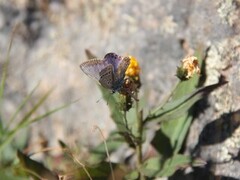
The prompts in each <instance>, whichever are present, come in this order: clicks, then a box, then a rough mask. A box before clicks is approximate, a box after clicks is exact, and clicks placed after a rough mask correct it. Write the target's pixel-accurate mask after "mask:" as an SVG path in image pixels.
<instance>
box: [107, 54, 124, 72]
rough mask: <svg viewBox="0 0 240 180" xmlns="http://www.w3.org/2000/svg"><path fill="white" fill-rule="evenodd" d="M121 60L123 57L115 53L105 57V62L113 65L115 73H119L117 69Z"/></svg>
mask: <svg viewBox="0 0 240 180" xmlns="http://www.w3.org/2000/svg"><path fill="white" fill-rule="evenodd" d="M121 60H122V57H121V56H119V55H117V54H115V53H108V54H106V55H105V56H104V61H105V62H107V63H108V64H112V66H113V72H114V73H115V72H116V71H117V67H118V66H119V63H120V62H121Z"/></svg>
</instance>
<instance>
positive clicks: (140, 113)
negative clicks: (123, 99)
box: [136, 102, 145, 180]
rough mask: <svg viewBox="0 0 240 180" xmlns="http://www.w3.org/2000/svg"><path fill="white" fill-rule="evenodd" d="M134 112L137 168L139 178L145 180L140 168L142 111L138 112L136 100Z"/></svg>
mask: <svg viewBox="0 0 240 180" xmlns="http://www.w3.org/2000/svg"><path fill="white" fill-rule="evenodd" d="M136 113H137V126H138V127H137V131H138V141H137V147H136V154H137V168H138V172H139V178H140V180H145V177H144V175H143V173H142V172H141V170H140V167H141V165H142V143H143V142H142V135H143V111H142V110H141V111H140V112H139V106H138V102H136Z"/></svg>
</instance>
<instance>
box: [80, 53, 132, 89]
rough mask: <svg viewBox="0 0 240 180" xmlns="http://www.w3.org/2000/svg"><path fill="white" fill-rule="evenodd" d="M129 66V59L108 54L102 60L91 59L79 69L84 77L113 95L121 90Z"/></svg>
mask: <svg viewBox="0 0 240 180" xmlns="http://www.w3.org/2000/svg"><path fill="white" fill-rule="evenodd" d="M129 64H130V58H129V57H121V56H119V55H117V54H115V53H108V54H106V55H105V57H104V58H103V60H99V59H92V60H89V61H86V62H84V63H82V64H81V65H80V68H81V69H82V71H83V72H84V73H85V74H86V75H88V76H90V77H91V78H93V79H95V80H96V81H97V82H98V83H99V84H100V85H101V86H103V87H104V88H106V89H109V90H111V91H112V92H113V93H114V92H116V91H119V90H120V89H121V88H122V86H123V83H124V78H125V72H126V70H127V68H128V66H129Z"/></svg>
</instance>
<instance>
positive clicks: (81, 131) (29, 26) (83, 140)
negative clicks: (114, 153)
mask: <svg viewBox="0 0 240 180" xmlns="http://www.w3.org/2000/svg"><path fill="white" fill-rule="evenodd" d="M239 7H240V2H239V1H238V0H230V1H229V0H217V1H207V0H201V1H200V0H197V1H193V0H181V1H178V0H171V1H166V0H151V1H143V0H140V1H126V0H110V1H100V0H90V1H89V0H71V1H67V0H49V1H41V0H35V1H30V0H29V1H28V0H3V1H1V3H0V39H1V40H0V49H1V56H0V64H1V66H2V63H3V61H4V60H5V57H6V52H7V48H8V43H9V39H10V35H11V31H12V29H13V28H15V27H16V26H17V27H16V30H15V32H16V33H15V36H14V43H13V46H12V49H11V54H10V66H9V73H8V79H7V85H6V91H5V97H6V98H5V100H4V117H5V119H6V117H9V116H10V115H11V114H12V113H13V112H14V110H15V109H16V108H17V107H18V105H19V104H20V103H21V102H22V100H23V97H24V96H26V95H27V94H28V93H29V92H30V91H31V90H32V89H33V88H34V87H35V86H36V84H38V83H39V82H40V85H39V87H38V88H37V91H36V93H35V95H34V97H36V98H38V97H40V95H43V94H44V93H46V92H47V91H48V90H50V89H51V88H54V91H53V93H52V94H51V96H50V98H49V99H48V100H47V103H45V105H44V106H43V108H42V110H41V112H44V111H46V110H50V109H51V108H54V107H58V106H59V105H62V104H64V103H68V102H71V101H74V100H76V99H78V101H77V102H76V103H74V104H73V105H71V106H70V107H69V108H67V109H64V110H62V111H60V112H58V113H56V114H54V115H52V116H50V117H48V118H46V119H44V120H43V121H40V122H37V123H35V124H33V125H32V126H31V133H32V135H31V137H32V138H31V142H32V144H38V143H37V142H38V141H39V139H40V138H41V137H44V138H46V139H48V141H49V145H51V146H55V145H57V139H62V140H63V141H68V143H70V144H72V145H74V144H75V143H80V144H83V145H85V146H90V147H91V146H93V145H95V144H96V143H98V142H99V141H101V138H100V136H99V134H98V133H97V132H94V131H93V126H94V125H98V126H99V127H100V128H101V129H102V131H103V132H104V134H105V135H107V134H108V132H109V131H110V130H111V129H113V128H114V124H113V123H112V121H111V119H110V117H109V112H108V107H107V104H106V103H105V102H104V101H103V100H100V101H99V102H98V103H96V102H97V101H98V100H99V99H101V94H100V92H99V90H98V87H97V85H96V83H95V82H93V81H92V80H91V79H89V78H88V77H87V76H85V75H84V74H83V73H82V72H81V71H80V69H79V64H80V63H81V62H83V61H85V60H86V56H85V54H84V50H85V49H86V48H88V49H90V50H92V52H93V53H94V54H96V55H97V56H98V57H99V58H102V57H103V56H104V55H105V54H106V53H108V52H111V51H113V52H116V53H118V54H121V55H127V54H131V55H133V56H135V57H136V58H137V59H138V60H139V62H140V65H141V68H142V74H141V78H142V84H143V87H142V92H141V93H142V94H144V96H145V97H146V99H147V107H146V108H151V107H153V106H154V105H155V104H158V103H160V102H161V100H163V99H164V97H166V96H167V95H168V94H169V93H170V91H171V89H172V88H173V87H174V84H175V83H176V82H177V78H176V77H175V71H176V67H177V66H178V65H179V62H180V60H181V59H182V58H183V57H184V56H185V55H188V54H189V53H192V52H193V51H194V50H196V49H198V48H201V49H202V50H206V65H207V66H206V75H207V79H206V82H205V85H207V84H211V83H215V82H216V81H217V80H218V78H219V76H220V74H221V73H222V74H224V75H225V76H226V78H227V80H228V81H229V83H228V85H226V86H224V87H223V88H220V89H219V90H217V91H216V92H214V93H213V94H212V95H211V96H210V100H209V105H210V107H209V108H208V109H207V110H205V111H204V113H202V114H201V115H200V117H199V118H198V119H196V120H195V121H194V122H193V125H192V128H191V130H190V133H189V136H188V140H187V144H186V150H187V152H188V153H195V154H197V155H198V156H200V157H202V158H205V159H206V160H207V161H216V162H217V163H219V162H224V163H227V162H228V161H232V160H233V161H238V160H236V158H237V157H238V153H239V152H238V149H239V148H238V147H239V140H240V139H239V133H238V132H239V129H238V124H237V123H236V127H234V128H230V129H227V130H226V129H224V128H223V127H221V126H220V125H217V124H218V121H220V122H222V123H220V124H221V125H222V124H225V123H226V124H228V119H234V118H232V116H233V115H234V114H236V113H237V112H238V110H239V106H240V104H239V96H240V91H239V87H240V83H239V82H240V81H239V79H240V72H239V69H240V68H239V66H240V63H239V58H240V57H239V56H240V48H239V47H240V36H239V31H240V22H239V21H240V19H239V15H240V8H239ZM183 42H184V43H183ZM207 49H208V51H207ZM29 106H30V105H29ZM229 112H231V113H229ZM223 115H224V117H223ZM234 117H235V116H234ZM236 117H238V119H239V116H236ZM224 118H225V121H223V120H222V119H224ZM215 121H216V122H217V123H213V122H215ZM223 122H224V123H223ZM230 122H232V121H230ZM209 123H213V125H212V126H210V127H211V128H213V129H214V131H211V130H210V132H211V133H210V135H212V136H217V137H219V139H221V138H222V137H225V138H224V140H222V141H221V142H219V143H220V144H219V143H218V144H216V143H215V142H216V141H217V140H216V139H218V138H216V137H215V138H213V140H212V141H209V142H208V144H207V145H206V142H204V138H203V139H202V140H201V141H200V140H199V137H202V136H203V135H202V136H201V134H202V132H206V131H204V129H206V127H208V126H209ZM230 125H231V124H228V126H229V127H231V126H230ZM218 128H220V129H218ZM217 129H218V130H217ZM208 130H209V129H208ZM225 131H226V132H227V133H228V135H223V134H224V133H225ZM216 133H217V134H216ZM215 134H216V135H215ZM205 139H206V138H205ZM198 140H199V141H198ZM217 142H218V141H217ZM215 145H216V147H215V148H211V146H212V147H213V146H215ZM206 148H207V149H206ZM36 149H37V147H36ZM205 152H206V154H204V153H205ZM216 152H218V153H216ZM214 154H219V156H218V155H217V156H216V157H214V156H213V155H214ZM220 157H221V158H222V159H221V158H220ZM237 163H238V162H236V163H235V162H234V163H233V166H234V165H235V164H236V165H237ZM231 167H232V166H231ZM236 167H237V166H236ZM236 167H233V168H229V169H228V168H226V171H221V170H219V168H221V166H219V167H218V165H216V166H214V168H212V170H213V172H214V173H216V174H217V175H222V176H230V177H238V178H239V176H236V175H234V173H232V171H233V170H234V171H235V170H236V169H235V168H236ZM238 170H239V167H238Z"/></svg>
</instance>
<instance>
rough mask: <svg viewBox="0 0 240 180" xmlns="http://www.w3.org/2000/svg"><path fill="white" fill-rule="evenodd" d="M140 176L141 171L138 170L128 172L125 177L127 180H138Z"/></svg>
mask: <svg viewBox="0 0 240 180" xmlns="http://www.w3.org/2000/svg"><path fill="white" fill-rule="evenodd" d="M138 177H139V172H138V171H137V170H135V171H132V172H130V173H129V174H127V175H126V176H125V177H124V179H126V180H137V179H138Z"/></svg>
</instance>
